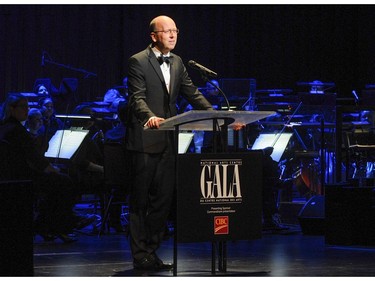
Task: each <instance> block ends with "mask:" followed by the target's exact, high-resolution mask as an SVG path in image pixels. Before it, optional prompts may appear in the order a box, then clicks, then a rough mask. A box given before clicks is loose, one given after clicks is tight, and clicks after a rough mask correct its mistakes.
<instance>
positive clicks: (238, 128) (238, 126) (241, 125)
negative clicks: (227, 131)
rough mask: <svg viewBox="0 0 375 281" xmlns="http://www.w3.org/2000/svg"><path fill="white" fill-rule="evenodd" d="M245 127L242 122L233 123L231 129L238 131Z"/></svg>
mask: <svg viewBox="0 0 375 281" xmlns="http://www.w3.org/2000/svg"><path fill="white" fill-rule="evenodd" d="M245 127H246V124H243V123H234V124H233V130H234V131H239V130H241V129H242V128H245Z"/></svg>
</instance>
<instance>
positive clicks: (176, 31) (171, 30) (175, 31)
mask: <svg viewBox="0 0 375 281" xmlns="http://www.w3.org/2000/svg"><path fill="white" fill-rule="evenodd" d="M154 32H155V33H158V32H164V34H171V33H173V34H178V33H179V32H180V30H179V29H168V30H154Z"/></svg>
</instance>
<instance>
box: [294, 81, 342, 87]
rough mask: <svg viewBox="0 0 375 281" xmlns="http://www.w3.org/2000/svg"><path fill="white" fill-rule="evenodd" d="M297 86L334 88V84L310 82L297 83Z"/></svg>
mask: <svg viewBox="0 0 375 281" xmlns="http://www.w3.org/2000/svg"><path fill="white" fill-rule="evenodd" d="M297 85H298V86H330V87H334V86H335V83H334V82H321V81H312V82H297Z"/></svg>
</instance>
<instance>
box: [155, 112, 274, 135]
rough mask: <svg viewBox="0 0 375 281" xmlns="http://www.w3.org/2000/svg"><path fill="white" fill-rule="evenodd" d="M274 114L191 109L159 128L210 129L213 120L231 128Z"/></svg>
mask: <svg viewBox="0 0 375 281" xmlns="http://www.w3.org/2000/svg"><path fill="white" fill-rule="evenodd" d="M274 114H276V112H274V111H216V110H191V111H188V112H184V113H182V114H179V115H176V116H174V117H171V118H168V119H166V120H165V121H163V122H161V124H160V128H159V130H176V129H179V130H196V131H211V130H214V126H213V124H215V122H218V125H219V126H223V125H228V128H232V127H234V126H235V124H237V123H241V124H250V123H253V122H256V121H258V120H261V119H263V118H266V117H269V116H272V115H274Z"/></svg>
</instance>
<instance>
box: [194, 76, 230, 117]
mask: <svg viewBox="0 0 375 281" xmlns="http://www.w3.org/2000/svg"><path fill="white" fill-rule="evenodd" d="M201 77H202V79H203V80H204V81H205V82H208V83H210V84H211V85H212V86H214V87H215V89H217V90H218V91H219V92H220V93H221V95H222V96H223V97H224V99H225V103H226V104H227V107H228V111H231V109H230V104H229V101H228V99H227V96H226V95H225V93H224V92H223V91H222V90H221V89H220V88H219V87H218V86H216V85H215V84H214V83H212V82H211V81H210V79H208V77H207V75H205V72H203V71H201Z"/></svg>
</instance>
